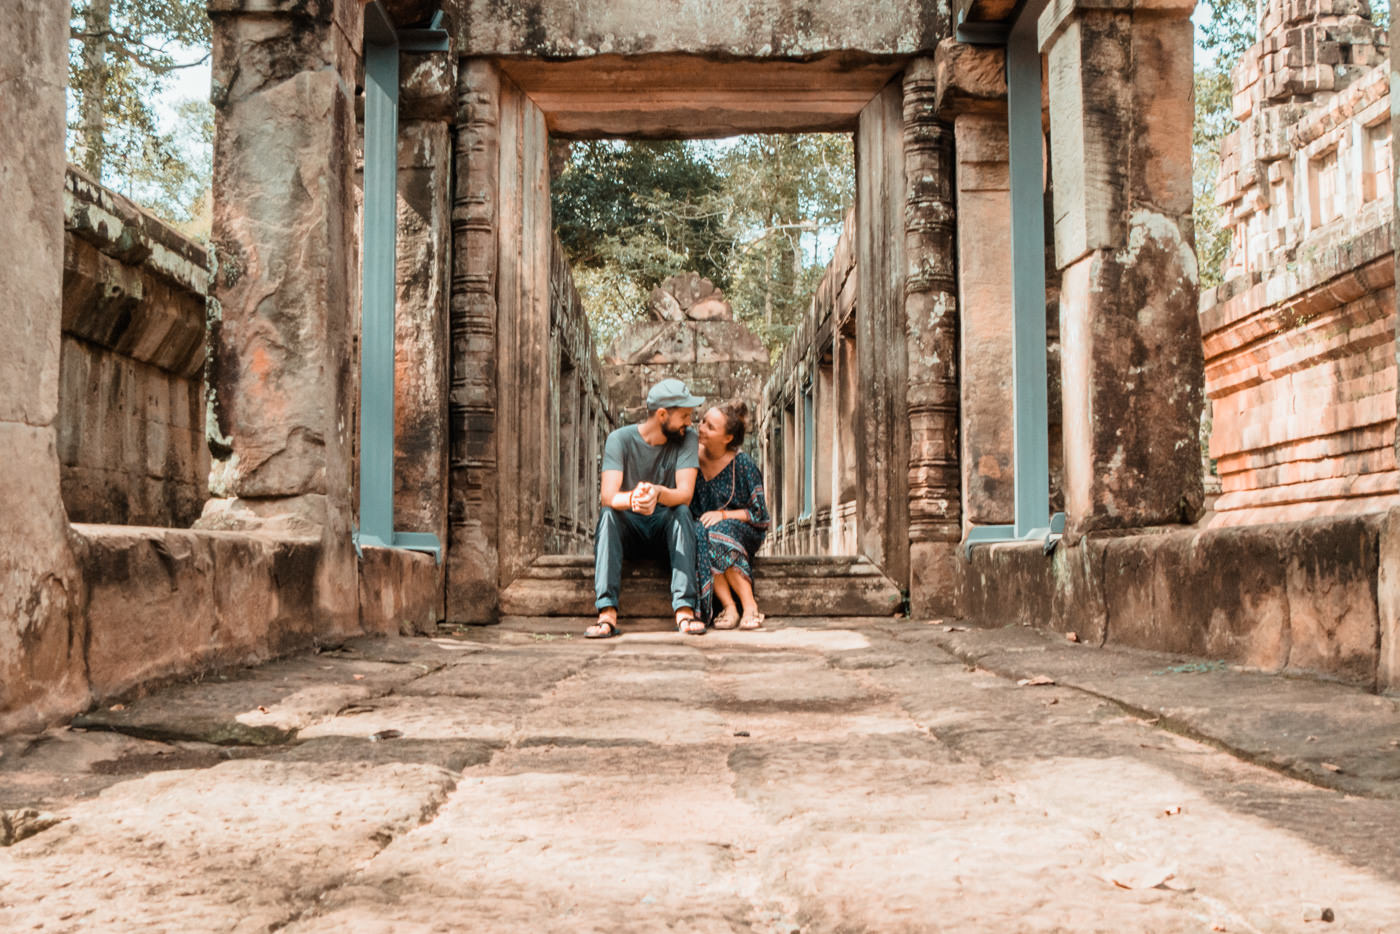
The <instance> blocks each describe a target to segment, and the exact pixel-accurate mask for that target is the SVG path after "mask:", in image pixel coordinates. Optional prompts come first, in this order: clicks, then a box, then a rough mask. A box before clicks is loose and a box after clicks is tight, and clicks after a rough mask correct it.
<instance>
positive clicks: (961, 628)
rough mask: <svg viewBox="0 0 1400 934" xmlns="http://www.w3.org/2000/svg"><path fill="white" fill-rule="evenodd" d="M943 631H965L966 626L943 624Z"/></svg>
mask: <svg viewBox="0 0 1400 934" xmlns="http://www.w3.org/2000/svg"><path fill="white" fill-rule="evenodd" d="M943 631H944V632H967V627H966V626H944V627H943Z"/></svg>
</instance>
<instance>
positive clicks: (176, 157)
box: [68, 0, 213, 224]
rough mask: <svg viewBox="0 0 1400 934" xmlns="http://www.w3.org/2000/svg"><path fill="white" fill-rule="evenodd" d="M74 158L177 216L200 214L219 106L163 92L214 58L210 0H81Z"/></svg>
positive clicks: (76, 28) (75, 9)
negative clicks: (163, 114) (169, 100)
mask: <svg viewBox="0 0 1400 934" xmlns="http://www.w3.org/2000/svg"><path fill="white" fill-rule="evenodd" d="M69 37H70V43H69V57H68V77H69V89H70V94H71V97H70V101H69V121H68V131H69V133H68V140H69V144H68V148H69V158H70V159H71V160H72V161H73V162H76V163H77V164H78V165H80V166H82V167H83V168H84V169H85V170H86V171H87V172H88V173H89V174H91V175H93V176H94V177H96V178H97V179H98V180H100V181H103V182H104V183H105V184H108V185H110V186H112V187H114V188H116V189H118V190H119V191H121V192H123V193H124V194H126V195H128V196H129V197H132V198H133V199H135V200H137V201H140V202H141V203H143V204H145V205H146V206H147V207H149V208H151V209H152V210H154V211H155V212H156V213H158V214H160V215H162V216H164V217H165V218H166V219H167V220H170V221H172V222H177V223H179V222H184V223H186V224H188V223H190V222H192V221H194V220H195V219H196V217H197V216H198V214H199V213H200V211H201V209H202V204H201V202H202V200H203V199H204V198H205V197H206V190H207V188H208V184H209V175H210V166H209V144H210V142H211V141H212V137H213V110H212V108H211V107H210V106H209V104H208V103H207V102H203V101H186V102H184V103H182V104H180V105H179V106H178V107H177V108H176V113H175V115H174V117H175V119H174V122H175V125H176V129H174V130H172V131H163V130H162V129H161V120H160V118H159V115H158V112H157V110H156V108H157V103H156V101H157V99H158V98H159V96H160V94H161V93H162V92H163V91H164V90H165V89H166V88H167V87H168V85H169V82H170V80H171V78H172V76H173V75H174V74H175V73H176V72H178V71H180V70H181V69H184V68H190V67H194V66H196V65H201V64H203V63H204V62H206V61H207V60H208V57H209V45H210V35H209V17H208V14H207V13H206V12H205V3H204V0H74V3H73V6H72V18H71V20H70V26H69Z"/></svg>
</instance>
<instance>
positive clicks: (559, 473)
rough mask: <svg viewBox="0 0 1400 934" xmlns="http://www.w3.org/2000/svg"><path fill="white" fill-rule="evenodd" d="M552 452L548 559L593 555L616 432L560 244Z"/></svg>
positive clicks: (554, 251) (554, 276)
mask: <svg viewBox="0 0 1400 934" xmlns="http://www.w3.org/2000/svg"><path fill="white" fill-rule="evenodd" d="M549 322H550V326H549V356H550V361H551V367H552V372H551V374H550V380H549V388H550V394H549V433H550V434H549V448H548V450H549V451H551V452H553V455H552V456H551V457H550V459H549V463H548V466H547V476H546V478H545V483H544V490H545V491H546V494H545V495H546V496H547V501H546V503H545V524H546V525H547V526H548V528H549V530H550V531H549V537H548V540H547V541H546V543H545V545H546V548H547V550H548V552H549V553H551V554H585V553H587V554H591V553H592V551H593V528H594V526H595V525H596V524H597V522H598V483H599V475H598V471H599V465H600V463H601V459H602V456H603V442H604V441H605V440H606V439H607V436H608V432H610V431H612V429H613V427H614V424H615V422H614V418H613V416H612V409H611V406H610V405H609V402H608V396H607V390H606V386H605V384H604V378H603V369H602V367H601V366H600V364H599V362H598V354H597V352H596V351H595V350H594V347H593V334H592V331H591V330H590V329H589V326H588V319H587V318H586V317H585V315H584V310H583V301H582V299H580V298H579V294H578V289H577V288H575V287H574V278H573V273H572V272H571V271H570V269H569V261H568V257H567V256H566V255H565V253H564V247H563V244H561V243H560V242H559V238H558V237H555V238H554V239H553V241H552V243H551V247H550V265H549Z"/></svg>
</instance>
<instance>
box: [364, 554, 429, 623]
mask: <svg viewBox="0 0 1400 934" xmlns="http://www.w3.org/2000/svg"><path fill="white" fill-rule="evenodd" d="M361 551H362V553H361V557H360V574H359V581H360V585H359V587H360V628H361V629H363V630H364V631H365V632H369V633H379V634H382V635H406V636H408V635H432V634H433V633H435V632H437V624H438V621H439V620H441V619H443V583H444V581H443V568H442V567H441V566H440V565H439V564H438V563H437V561H436V560H435V559H434V558H433V556H432V555H428V554H423V553H421V552H414V551H404V550H403V549H399V548H364V549H362V550H361Z"/></svg>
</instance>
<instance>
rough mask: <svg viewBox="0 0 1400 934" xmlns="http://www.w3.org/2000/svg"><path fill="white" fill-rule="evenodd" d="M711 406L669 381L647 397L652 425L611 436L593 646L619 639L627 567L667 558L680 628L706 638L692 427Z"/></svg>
mask: <svg viewBox="0 0 1400 934" xmlns="http://www.w3.org/2000/svg"><path fill="white" fill-rule="evenodd" d="M704 401H705V400H704V399H701V398H698V397H696V396H692V395H691V394H690V390H689V389H687V388H686V385H685V383H683V382H681V381H680V380H678V379H663V380H662V381H661V382H659V383H657V384H656V385H655V386H653V387H651V391H650V392H648V393H647V418H646V421H644V422H641V423H640V424H637V425H628V426H626V427H625V428H619V429H618V430H617V431H614V432H613V433H612V434H610V435H608V440H607V444H606V445H604V447H603V476H602V482H601V484H600V486H601V487H602V489H601V491H600V495H599V499H600V503H599V504H600V506H601V507H602V508H601V509H600V510H599V513H598V528H597V530H596V531H595V532H594V536H593V566H594V571H593V584H594V590H595V591H596V593H597V597H598V600H597V607H598V622H597V623H596V624H595V625H593V626H589V627H588V629H587V630H585V631H584V636H585V637H587V638H589V639H606V638H608V637H610V636H615V635H617V634H618V633H619V632H620V630H619V629H618V628H617V596H618V590H619V586H620V583H621V580H622V559H623V556H624V555H625V556H627V557H629V558H649V557H659V556H660V555H662V554H665V555H667V557H668V558H669V559H670V562H671V607H672V609H674V610H675V613H676V628H677V629H678V630H679V631H680V632H682V633H686V634H688V635H701V634H702V633H704V631H705V623H704V622H703V621H702V620H699V619H696V618H695V605H696V599H697V597H698V589H697V587H696V580H695V520H694V519H693V518H692V517H691V515H690V497H691V495H692V494H693V493H694V492H695V475H696V473H697V472H698V471H699V469H700V455H699V439H698V437H697V436H696V434H695V430H694V429H693V428H691V427H690V426H691V423H692V422H693V421H694V420H695V409H696V408H697V407H698V406H699V405H701V404H702V403H703V402H704Z"/></svg>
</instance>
